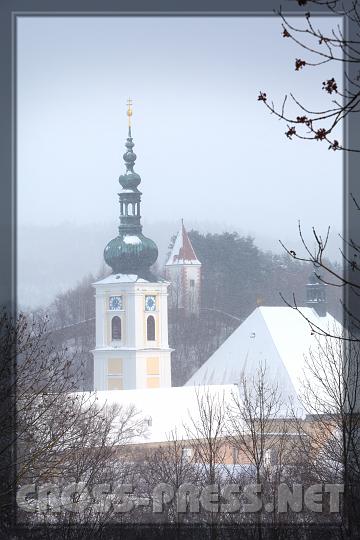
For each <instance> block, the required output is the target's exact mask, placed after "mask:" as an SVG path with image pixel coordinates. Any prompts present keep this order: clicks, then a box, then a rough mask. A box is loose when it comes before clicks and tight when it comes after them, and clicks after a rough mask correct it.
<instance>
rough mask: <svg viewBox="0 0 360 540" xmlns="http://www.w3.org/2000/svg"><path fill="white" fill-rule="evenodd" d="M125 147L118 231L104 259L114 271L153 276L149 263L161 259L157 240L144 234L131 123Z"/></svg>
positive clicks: (120, 180)
mask: <svg viewBox="0 0 360 540" xmlns="http://www.w3.org/2000/svg"><path fill="white" fill-rule="evenodd" d="M128 114H129V111H128ZM125 146H126V149H127V151H126V152H125V154H124V156H123V158H124V161H125V165H126V172H125V174H122V175H121V176H120V177H119V182H120V185H121V186H122V188H123V189H122V190H121V191H120V193H119V201H120V226H119V234H118V236H116V238H113V239H112V240H110V242H109V243H108V244H107V246H106V247H105V250H104V259H105V262H106V264H108V265H109V266H110V267H111V269H112V271H113V273H114V274H136V275H138V276H141V277H144V278H147V277H148V278H149V277H151V278H153V276H151V273H150V266H152V265H153V264H154V263H155V262H156V259H157V258H158V248H157V246H156V244H155V242H153V241H152V240H150V238H147V237H146V236H144V235H143V234H142V226H141V222H140V218H141V216H140V202H141V192H140V191H139V190H138V185H139V184H140V182H141V177H140V175H139V174H137V173H136V172H134V163H135V160H136V154H135V153H134V152H133V147H134V143H133V139H132V137H131V127H130V126H129V135H128V138H127V140H126V143H125Z"/></svg>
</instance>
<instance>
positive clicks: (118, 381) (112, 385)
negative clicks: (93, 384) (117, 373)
mask: <svg viewBox="0 0 360 540" xmlns="http://www.w3.org/2000/svg"><path fill="white" fill-rule="evenodd" d="M122 389H123V383H122V377H111V378H110V377H109V378H108V390H122Z"/></svg>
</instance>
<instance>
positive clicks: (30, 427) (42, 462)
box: [0, 312, 143, 536]
mask: <svg viewBox="0 0 360 540" xmlns="http://www.w3.org/2000/svg"><path fill="white" fill-rule="evenodd" d="M46 324H47V323H46V321H44V320H39V319H30V320H29V319H28V318H27V317H25V316H24V315H22V314H20V315H19V316H18V317H17V319H16V320H13V319H11V318H9V317H8V316H7V315H6V313H5V312H4V313H3V314H2V316H1V318H0V355H1V358H2V362H1V366H0V370H1V373H0V374H1V382H2V384H1V386H0V388H1V396H0V397H1V400H0V417H1V421H2V425H3V430H2V435H1V446H0V455H1V456H2V457H5V456H6V457H7V458H9V456H10V461H9V459H7V460H5V459H2V462H1V470H0V472H1V477H2V479H5V478H6V474H5V473H6V468H8V467H10V468H11V470H12V474H11V476H10V477H9V476H7V482H6V483H5V482H2V484H1V488H2V491H1V504H2V506H1V510H2V512H1V527H2V532H3V534H4V535H5V536H6V535H7V533H6V531H8V527H9V526H10V525H11V524H10V523H9V522H8V520H7V519H6V518H7V515H8V513H9V511H10V507H9V506H8V505H7V503H6V502H5V501H6V497H7V496H8V495H9V494H10V495H13V496H14V495H15V494H16V492H17V491H18V490H19V489H20V490H21V488H22V487H24V486H25V485H27V484H34V485H35V486H36V489H40V490H41V489H42V487H44V486H46V484H49V483H50V484H51V485H55V486H58V487H59V489H61V488H64V487H66V486H68V485H69V483H70V484H71V483H75V484H79V483H81V485H82V486H83V487H84V489H85V490H88V489H89V486H91V485H92V484H93V483H94V482H95V483H96V482H99V481H100V480H102V481H106V480H110V479H111V480H112V481H115V480H116V478H119V474H120V473H121V474H124V468H123V467H121V464H124V463H125V461H126V459H127V458H126V452H125V448H126V445H127V443H128V442H129V440H131V439H132V438H133V437H134V436H136V435H138V434H139V432H141V430H142V429H143V423H142V420H141V418H140V417H139V415H138V414H137V412H136V411H135V410H134V408H131V407H130V408H126V409H125V408H121V407H108V406H105V407H104V406H99V405H98V401H97V399H96V395H95V394H94V393H79V392H76V390H77V385H78V381H77V378H76V375H74V374H73V373H72V370H71V364H72V361H73V357H72V356H71V355H70V354H69V353H68V351H67V350H66V349H61V348H60V349H58V348H56V347H54V346H53V345H52V344H51V341H50V339H49V334H48V332H47V326H46ZM9 383H10V384H9ZM10 447H11V448H12V452H11V454H9V448H10ZM45 495H46V494H45ZM39 505H40V506H38V507H37V508H35V510H36V512H35V514H30V515H28V514H27V513H26V511H25V513H24V512H22V510H21V509H20V507H18V508H19V510H18V512H19V516H20V515H21V518H22V519H26V520H29V519H30V521H32V522H36V523H38V522H39V519H40V518H41V519H42V521H43V523H48V524H53V523H62V524H64V523H65V524H67V525H70V524H71V523H76V524H77V525H78V524H79V523H84V520H85V516H87V517H89V516H90V515H92V514H93V513H94V512H93V510H92V506H91V505H90V506H88V509H87V510H86V513H84V512H81V513H71V512H67V511H63V510H62V509H57V511H56V512H54V511H53V508H51V505H48V504H47V503H46V502H45V503H44V502H41V501H40V502H39ZM94 515H95V514H94ZM105 517H106V516H105V514H103V513H102V514H101V515H100V514H97V519H96V520H95V521H96V523H97V526H98V527H99V526H100V525H102V524H103V523H104V519H105ZM76 534H77V535H78V532H77V533H76Z"/></svg>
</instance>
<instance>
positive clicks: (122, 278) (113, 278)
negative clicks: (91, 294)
mask: <svg viewBox="0 0 360 540" xmlns="http://www.w3.org/2000/svg"><path fill="white" fill-rule="evenodd" d="M135 281H139V282H140V283H147V280H146V279H143V278H139V276H138V275H137V274H110V276H107V277H106V278H104V279H100V280H99V281H96V282H95V283H94V285H100V284H101V285H107V284H109V283H134V282H135Z"/></svg>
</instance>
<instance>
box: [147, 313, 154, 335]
mask: <svg viewBox="0 0 360 540" xmlns="http://www.w3.org/2000/svg"><path fill="white" fill-rule="evenodd" d="M146 337H147V340H148V341H155V319H154V317H153V316H152V315H149V316H148V318H147V320H146Z"/></svg>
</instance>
